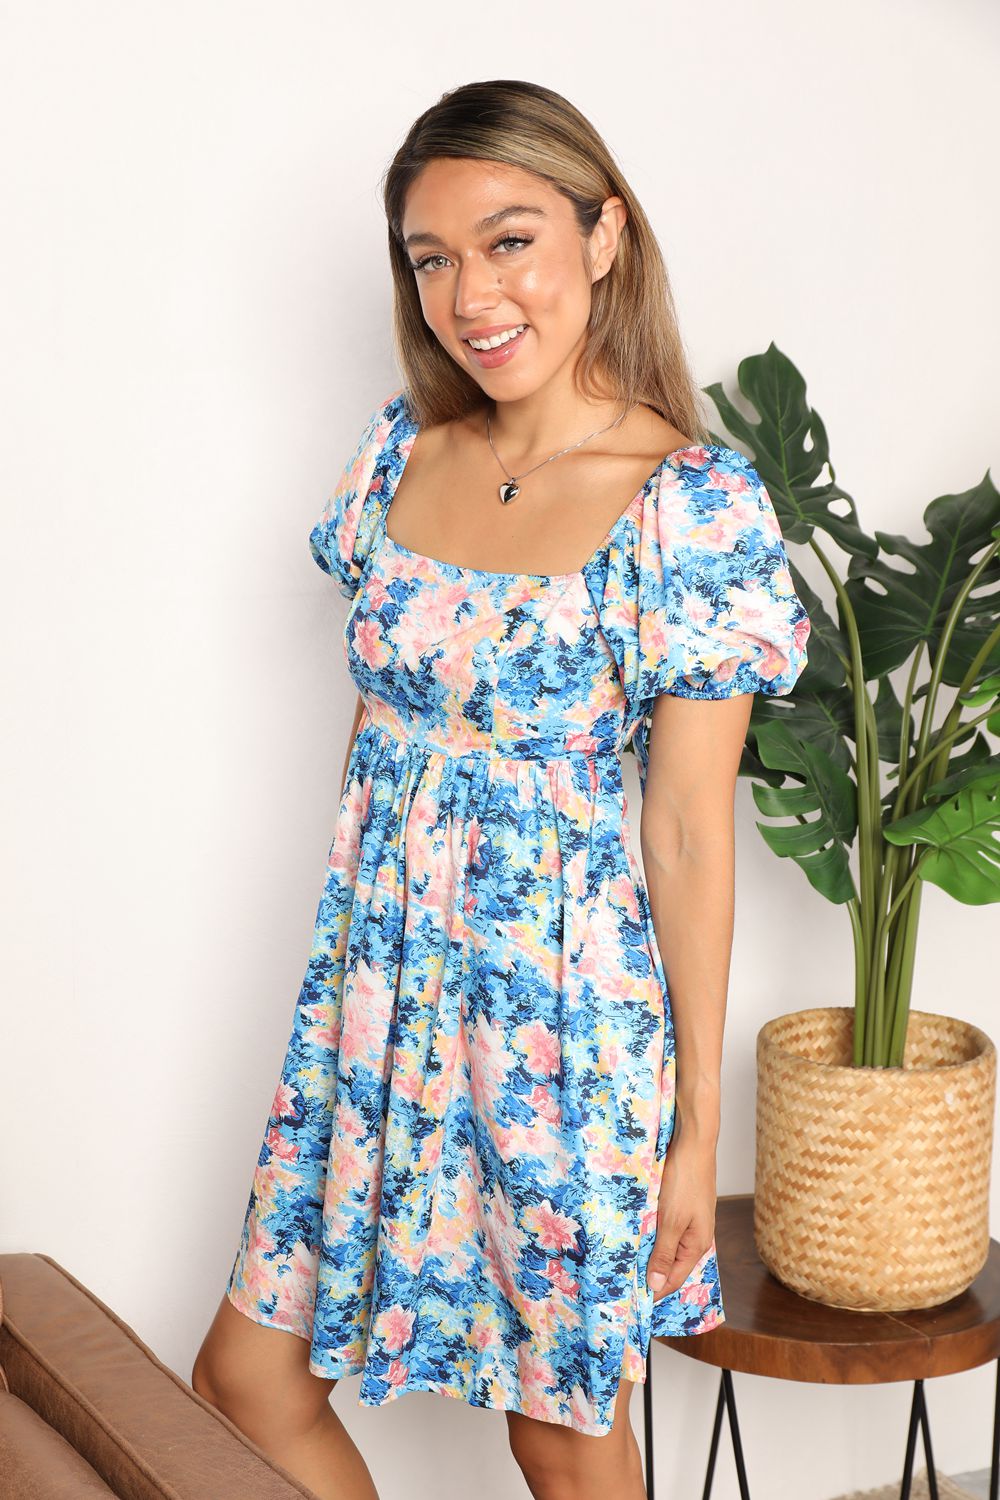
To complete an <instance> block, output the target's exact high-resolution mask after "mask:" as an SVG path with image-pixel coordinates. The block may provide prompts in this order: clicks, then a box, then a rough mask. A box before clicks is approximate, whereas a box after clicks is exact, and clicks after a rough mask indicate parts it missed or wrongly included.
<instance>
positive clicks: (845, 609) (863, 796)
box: [809, 532, 881, 1051]
mask: <svg viewBox="0 0 1000 1500" xmlns="http://www.w3.org/2000/svg"><path fill="white" fill-rule="evenodd" d="M809 545H810V546H811V548H812V550H813V552H814V553H815V555H816V556H817V557H818V558H819V561H820V565H821V566H822V568H823V570H824V572H825V573H826V576H827V577H828V578H829V580H830V583H831V585H832V586H833V591H834V593H835V594H836V597H837V603H838V605H839V608H840V617H841V620H842V622H843V627H844V629H845V630H846V632H847V641H848V645H849V647H850V655H851V672H850V681H851V695H852V698H853V702H854V745H855V754H856V760H857V781H858V787H857V808H858V885H859V890H860V895H859V900H860V908H861V910H860V922H861V954H862V974H861V979H862V983H861V988H860V989H858V990H857V991H856V992H855V996H854V1008H855V1026H856V1027H858V1026H860V1028H861V1031H862V1032H863V1034H864V1035H865V1036H866V1037H867V1034H868V1029H869V1028H868V988H869V984H870V965H871V955H872V946H871V944H872V926H873V919H874V906H875V876H874V863H873V854H874V852H875V851H874V848H873V837H872V804H871V787H870V778H871V761H870V752H869V747H868V724H869V719H870V716H873V714H874V710H873V709H872V705H871V699H870V698H869V696H868V692H867V688H866V685H865V679H864V665H863V661H862V656H861V636H860V633H859V631H858V622H857V617H856V616H855V613H854V610H853V608H852V607H851V601H850V599H849V597H848V594H847V590H846V589H845V587H844V585H843V583H842V582H841V581H840V578H839V577H838V576H837V573H836V570H835V569H834V567H833V565H832V564H831V562H830V560H829V558H828V557H827V556H826V554H825V553H824V551H823V549H822V547H820V546H819V545H818V543H817V541H816V534H815V532H813V535H812V538H811V540H810V543H809ZM875 753H876V757H877V755H878V747H877V745H876V750H875ZM876 764H877V759H876ZM880 838H881V835H880ZM856 968H857V966H856ZM865 1050H866V1051H867V1047H866V1049H865Z"/></svg>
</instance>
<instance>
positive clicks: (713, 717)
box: [639, 693, 753, 1297]
mask: <svg viewBox="0 0 1000 1500" xmlns="http://www.w3.org/2000/svg"><path fill="white" fill-rule="evenodd" d="M752 704H753V694H752V693H740V694H738V695H737V696H735V697H733V698H726V699H719V700H714V699H713V700H711V701H708V700H703V701H698V700H697V699H694V698H682V697H679V696H674V695H672V694H669V693H661V694H659V696H658V697H657V698H656V699H655V700H654V704H653V715H652V726H651V730H650V737H649V766H648V770H647V773H646V789H645V795H644V797H643V802H642V815H641V821H640V825H639V842H640V847H641V850H642V862H643V870H644V873H645V877H646V888H647V890H648V892H649V901H650V907H651V910H652V916H653V927H654V930H655V933H656V940H657V946H658V947H659V950H660V956H661V958H662V960H663V967H664V972H665V974H666V977H667V990H668V992H669V997H670V1007H671V1012H672V1016H673V1024H674V1033H675V1044H676V1100H675V1107H676V1117H675V1120H674V1133H673V1136H672V1137H671V1141H670V1146H669V1148H668V1150H667V1156H666V1161H665V1163H664V1171H663V1180H662V1184H661V1188H660V1198H659V1214H658V1222H657V1235H656V1244H655V1246H654V1249H653V1253H652V1255H651V1257H650V1262H649V1271H648V1273H647V1274H648V1280H649V1284H650V1286H651V1287H652V1289H653V1293H654V1297H661V1296H666V1295H667V1294H668V1293H669V1292H674V1291H676V1290H677V1288H678V1287H679V1286H681V1284H682V1283H683V1282H684V1281H685V1280H686V1278H687V1277H688V1275H689V1274H690V1272H691V1271H692V1270H693V1268H694V1266H695V1265H696V1264H697V1262H698V1261H699V1260H700V1259H701V1257H702V1255H703V1254H704V1253H705V1251H706V1250H707V1249H708V1248H709V1246H710V1245H711V1243H712V1240H713V1238H714V1234H715V1199H716V1192H715V1152H716V1146H717V1143H718V1136H719V1121H720V1097H719V1095H720V1083H719V1075H720V1069H721V1064H722V1035H723V1029H724V1025H725V1015H726V996H727V990H728V986H729V963H730V956H731V949H732V940H733V902H734V897H733V889H734V874H735V856H734V843H735V840H734V819H733V804H734V801H735V795H736V777H737V772H738V768H739V763H740V756H741V754H742V750H743V744H744V741H745V740H746V733H747V726H748V724H749V722H750V710H751V707H752ZM658 1278H662V1279H658Z"/></svg>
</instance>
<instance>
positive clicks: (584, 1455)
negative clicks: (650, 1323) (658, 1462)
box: [507, 1380, 646, 1500]
mask: <svg viewBox="0 0 1000 1500" xmlns="http://www.w3.org/2000/svg"><path fill="white" fill-rule="evenodd" d="M631 1399H632V1382H631V1381H630V1380H622V1381H621V1383H620V1385H619V1387H618V1398H617V1401H616V1402H615V1416H614V1422H613V1425H612V1428H611V1431H610V1432H609V1433H608V1434H607V1436H606V1437H588V1436H587V1435H586V1433H583V1432H574V1430H573V1428H572V1427H562V1426H560V1425H559V1424H558V1423H556V1422H541V1421H538V1420H537V1419H536V1418H535V1417H526V1416H524V1415H523V1413H521V1412H513V1411H509V1412H507V1428H508V1436H509V1439H510V1451H511V1452H512V1453H513V1455H514V1458H515V1459H516V1461H517V1464H518V1467H519V1468H520V1470H521V1473H522V1474H523V1475H524V1477H525V1480H526V1481H527V1485H528V1489H529V1490H530V1491H531V1493H532V1495H533V1496H534V1500H646V1486H645V1482H644V1480H643V1477H642V1459H641V1457H640V1454H639V1445H638V1443H637V1442H636V1440H635V1433H634V1432H633V1431H632V1424H631V1422H630V1421H629V1402H630V1400H631Z"/></svg>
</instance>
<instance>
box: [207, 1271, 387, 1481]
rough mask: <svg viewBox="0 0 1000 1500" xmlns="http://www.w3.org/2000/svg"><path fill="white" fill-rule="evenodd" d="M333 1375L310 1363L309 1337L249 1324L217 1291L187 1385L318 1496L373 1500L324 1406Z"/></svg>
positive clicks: (341, 1430) (361, 1464)
mask: <svg viewBox="0 0 1000 1500" xmlns="http://www.w3.org/2000/svg"><path fill="white" fill-rule="evenodd" d="M336 1383H337V1382H336V1381H335V1380H324V1379H321V1378H320V1377H319V1376H318V1375H314V1374H313V1373H312V1371H311V1370H310V1369H309V1343H308V1341H307V1340H306V1339H304V1338H301V1337H299V1335H298V1334H294V1333H289V1332H287V1331H286V1330H285V1329H283V1328H271V1327H268V1326H267V1325H265V1324H262V1323H255V1322H254V1321H253V1319H252V1318H249V1317H247V1316H246V1315H245V1314H244V1313H241V1312H240V1311H239V1310H238V1309H237V1308H235V1307H234V1306H233V1304H232V1303H231V1302H230V1300H229V1298H228V1297H225V1296H224V1297H223V1299H222V1302H221V1303H220V1305H219V1310H218V1312H217V1313H216V1314H215V1318H214V1319H213V1321H212V1326H211V1327H210V1328H209V1330H208V1333H207V1334H206V1335H205V1339H204V1342H203V1343H202V1346H201V1348H200V1349H199V1351H198V1355H197V1358H196V1359H195V1362H194V1369H193V1371H192V1374H191V1384H192V1386H193V1387H194V1389H195V1390H196V1391H197V1392H198V1394H199V1396H204V1398H205V1400H206V1401H210V1402H211V1404H212V1405H213V1406H214V1407H216V1408H217V1409H218V1410H219V1411H221V1412H222V1413H223V1415H224V1416H226V1417H228V1418H229V1420H230V1421H231V1422H232V1423H233V1424H234V1425H235V1426H236V1427H238V1428H239V1429H240V1431H241V1432H243V1433H245V1434H246V1436H247V1437H248V1438H250V1440H251V1441H252V1442H254V1443H256V1444H257V1446H258V1447H259V1448H262V1449H263V1450H264V1452H265V1453H266V1454H267V1455H268V1456H269V1457H270V1458H273V1459H274V1461H275V1462H276V1463H279V1464H281V1465H282V1466H283V1467H284V1468H286V1469H287V1470H288V1472H289V1473H290V1474H294V1476H295V1478H296V1479H298V1480H300V1481H301V1482H302V1483H303V1484H305V1485H308V1487H309V1488H310V1489H311V1490H313V1491H315V1493H316V1495H317V1496H318V1497H319V1500H378V1491H377V1490H376V1488H375V1485H374V1483H373V1481H372V1477H371V1474H370V1473H369V1472H368V1467H367V1465H366V1463H365V1461H364V1459H363V1458H362V1457H361V1454H360V1453H359V1452H358V1449H357V1448H356V1447H355V1445H354V1443H353V1442H352V1441H351V1439H350V1437H349V1436H348V1433H347V1429H346V1428H345V1427H344V1424H343V1423H342V1422H341V1420H340V1418H339V1417H338V1416H337V1414H336V1412H335V1411H334V1410H333V1408H332V1406H331V1405H330V1394H331V1392H332V1390H333V1388H334V1386H335V1385H336Z"/></svg>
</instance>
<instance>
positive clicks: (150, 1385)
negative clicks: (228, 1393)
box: [0, 1254, 315, 1500]
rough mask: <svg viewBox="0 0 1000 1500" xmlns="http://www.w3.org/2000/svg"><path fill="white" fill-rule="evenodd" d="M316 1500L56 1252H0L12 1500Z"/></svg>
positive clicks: (0, 1327) (4, 1466) (4, 1484)
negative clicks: (111, 1498)
mask: <svg viewBox="0 0 1000 1500" xmlns="http://www.w3.org/2000/svg"><path fill="white" fill-rule="evenodd" d="M112 1495H117V1496H119V1497H121V1500H302V1497H303V1496H306V1497H308V1500H315V1496H314V1495H313V1492H312V1491H311V1490H307V1489H306V1488H305V1486H304V1485H302V1484H300V1483H299V1482H298V1481H297V1480H296V1479H293V1478H292V1476H291V1475H290V1474H288V1473H287V1472H286V1471H285V1470H284V1469H282V1468H280V1467H279V1466H278V1465H277V1464H275V1463H272V1462H271V1460H270V1459H269V1458H267V1457H266V1455H265V1454H263V1453H262V1452H261V1450H260V1449H259V1448H258V1447H256V1445H255V1444H253V1443H251V1442H250V1441H249V1440H248V1439H247V1438H245V1437H244V1436H243V1434H242V1433H241V1432H240V1431H239V1430H238V1429H237V1428H236V1427H234V1426H233V1424H232V1423H231V1422H229V1421H227V1419H226V1418H225V1417H224V1416H222V1414H221V1413H220V1412H218V1411H216V1409H215V1407H214V1406H210V1405H209V1403H208V1402H207V1401H204V1400H203V1399H202V1398H201V1396H199V1395H198V1394H197V1392H195V1391H193V1390H192V1389H191V1387H190V1386H189V1385H187V1384H185V1382H184V1381H183V1380H181V1379H180V1378H179V1377H178V1376H177V1375H175V1374H174V1372H173V1371H172V1370H168V1369H167V1367H166V1365H164V1364H161V1363H160V1361H159V1360H158V1359H157V1358H156V1356H155V1354H154V1353H153V1352H152V1350H151V1349H149V1348H147V1347H146V1345H145V1344H144V1343H143V1342H142V1340H141V1339H139V1338H137V1337H136V1335H135V1334H134V1333H133V1331H132V1329H131V1328H129V1327H128V1325H127V1324H126V1323H123V1322H122V1320H121V1319H120V1318H118V1317H116V1316H115V1314H114V1313H113V1312H112V1311H111V1309H110V1307H106V1306H105V1304H104V1303H103V1302H100V1301H99V1300H98V1299H97V1298H96V1297H95V1296H94V1295H93V1294H92V1293H91V1292H89V1291H88V1290H87V1288H86V1287H85V1286H83V1285H82V1284H81V1283H80V1282H79V1281H76V1280H75V1279H74V1278H73V1277H72V1276H71V1275H70V1274H69V1272H68V1271H65V1270H64V1269H63V1267H62V1266H60V1265H59V1264H57V1262H56V1261H54V1260H52V1259H51V1258H50V1257H49V1256H47V1255H28V1254H25V1255H0V1500H98V1497H103V1500H108V1496H112Z"/></svg>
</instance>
